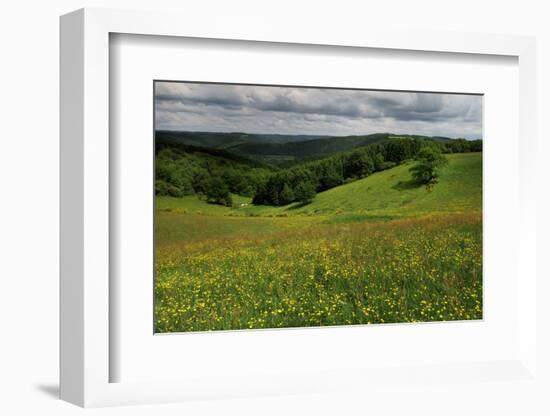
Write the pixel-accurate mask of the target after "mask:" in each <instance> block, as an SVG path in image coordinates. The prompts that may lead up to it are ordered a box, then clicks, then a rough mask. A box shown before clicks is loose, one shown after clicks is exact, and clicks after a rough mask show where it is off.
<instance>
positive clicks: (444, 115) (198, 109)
mask: <svg viewBox="0 0 550 416" xmlns="http://www.w3.org/2000/svg"><path fill="white" fill-rule="evenodd" d="M481 108H482V97H481V96H476V95H457V94H430V93H409V92H387V91H357V90H341V89H322V88H295V87H266V86H249V85H227V84H198V83H181V82H157V83H156V84H155V118H156V120H155V122H156V128H157V129H159V130H187V131H212V132H244V133H277V134H315V135H335V136H345V135H354V134H369V133H385V132H388V133H395V134H424V135H428V136H448V137H465V138H468V139H480V138H482V137H481V136H482V128H481V125H482V123H481Z"/></svg>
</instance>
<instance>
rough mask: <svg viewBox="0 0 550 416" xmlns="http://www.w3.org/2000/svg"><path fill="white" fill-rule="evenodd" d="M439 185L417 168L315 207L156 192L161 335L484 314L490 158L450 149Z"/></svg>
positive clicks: (328, 195) (375, 179)
mask: <svg viewBox="0 0 550 416" xmlns="http://www.w3.org/2000/svg"><path fill="white" fill-rule="evenodd" d="M447 157H448V159H449V163H448V164H447V165H446V166H445V167H444V169H443V170H442V172H441V178H440V182H439V183H437V184H436V185H435V187H434V188H433V191H431V192H428V191H426V189H425V188H424V187H417V186H414V185H412V184H411V183H410V178H411V175H410V172H409V170H408V169H409V167H410V164H404V165H400V166H397V167H395V168H392V169H389V170H386V171H382V172H378V173H375V174H373V175H371V176H369V177H367V178H364V179H360V180H357V181H355V182H351V183H348V184H346V185H341V186H338V187H336V188H333V189H330V190H328V191H325V192H322V193H319V194H317V196H316V197H315V199H314V201H313V202H312V203H311V204H308V205H305V206H300V205H297V204H291V205H287V206H282V207H271V206H253V205H251V204H250V198H245V197H241V196H238V195H233V207H224V206H220V205H213V204H208V203H206V202H205V201H203V200H200V199H199V198H198V197H196V196H185V197H183V198H171V197H157V198H156V205H157V213H156V224H155V227H156V240H155V244H156V265H155V266H156V269H155V325H156V331H158V332H181V331H205V330H207V331H210V330H232V329H247V328H279V327H306V326H326V325H342V324H345V325H353V324H373V323H389V322H426V321H447V320H468V319H481V318H483V279H482V212H481V200H482V192H481V191H482V188H481V182H482V176H481V168H482V155H481V153H469V154H453V155H447Z"/></svg>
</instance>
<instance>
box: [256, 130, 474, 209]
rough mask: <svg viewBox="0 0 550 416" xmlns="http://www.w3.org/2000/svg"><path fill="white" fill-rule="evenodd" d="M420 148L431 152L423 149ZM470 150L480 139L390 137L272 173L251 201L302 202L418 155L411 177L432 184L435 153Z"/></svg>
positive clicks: (438, 161)
mask: <svg viewBox="0 0 550 416" xmlns="http://www.w3.org/2000/svg"><path fill="white" fill-rule="evenodd" d="M424 148H429V149H431V151H430V152H424V151H422V150H423V149H424ZM474 151H481V140H478V141H468V140H460V141H458V140H457V141H456V143H455V141H436V140H420V139H417V138H408V137H407V138H392V139H390V140H389V141H388V142H386V143H384V144H372V145H368V146H365V147H361V148H358V149H356V150H353V151H350V152H345V153H340V154H337V155H334V156H331V157H328V158H325V159H321V160H318V161H313V162H306V163H303V164H301V165H298V166H295V167H291V168H288V169H285V170H282V171H279V172H275V173H273V174H271V175H270V176H268V177H267V178H266V180H265V181H263V182H261V183H260V184H259V185H258V186H257V188H256V192H255V194H254V198H253V200H252V202H253V203H254V204H260V205H286V204H289V203H292V202H300V203H304V204H306V203H308V202H310V201H311V200H312V199H313V198H314V197H315V194H316V193H318V192H322V191H326V190H328V189H331V188H334V187H336V186H339V185H341V184H343V183H346V182H349V181H352V180H356V179H361V178H364V177H367V176H369V175H371V174H372V173H374V172H379V171H382V170H385V169H389V168H391V167H393V166H395V165H397V164H399V163H402V162H404V161H406V160H411V159H415V158H416V157H417V156H419V155H420V156H421V157H420V160H419V165H420V164H421V165H422V166H421V167H418V168H417V170H416V171H415V170H413V177H414V178H415V179H416V180H417V181H418V182H419V183H422V184H425V185H428V183H430V184H431V186H433V184H435V182H436V178H437V169H438V168H439V167H440V166H441V165H442V162H441V160H442V159H441V157H439V156H437V155H438V154H441V153H464V152H474Z"/></svg>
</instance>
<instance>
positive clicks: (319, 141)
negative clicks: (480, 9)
mask: <svg viewBox="0 0 550 416" xmlns="http://www.w3.org/2000/svg"><path fill="white" fill-rule="evenodd" d="M391 138H416V139H419V140H434V141H440V142H446V141H447V142H452V140H453V139H449V138H446V137H428V136H418V135H399V136H396V135H393V134H390V133H375V134H368V135H357V136H309V135H281V134H247V133H209V132H183V131H179V132H178V131H166V130H159V131H157V132H156V141H157V143H158V142H161V143H165V144H173V145H178V144H179V145H182V144H183V145H191V146H198V147H205V148H212V149H218V150H225V151H227V152H229V153H232V154H235V155H239V156H242V157H245V158H248V159H252V160H255V161H257V162H260V163H263V164H268V165H273V166H281V167H286V166H291V165H293V164H296V163H300V162H302V161H305V160H312V159H320V158H323V157H327V156H329V155H332V154H335V153H341V152H346V151H350V150H353V149H356V148H358V147H363V146H368V145H371V144H382V143H386V142H388V140H390V139H391Z"/></svg>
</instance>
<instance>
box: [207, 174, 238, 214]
mask: <svg viewBox="0 0 550 416" xmlns="http://www.w3.org/2000/svg"><path fill="white" fill-rule="evenodd" d="M204 193H205V195H206V200H207V201H208V202H211V203H213V204H219V205H225V206H228V207H230V206H231V205H233V200H232V198H231V193H230V192H229V187H228V186H227V185H226V183H225V182H224V181H223V180H222V179H221V178H218V177H214V178H210V179H209V180H208V181H207V182H206V183H205V189H204Z"/></svg>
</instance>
